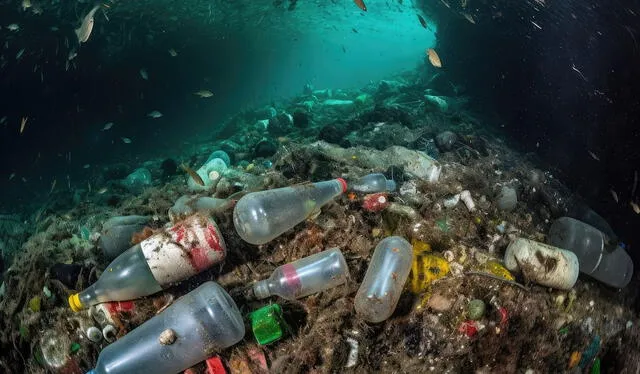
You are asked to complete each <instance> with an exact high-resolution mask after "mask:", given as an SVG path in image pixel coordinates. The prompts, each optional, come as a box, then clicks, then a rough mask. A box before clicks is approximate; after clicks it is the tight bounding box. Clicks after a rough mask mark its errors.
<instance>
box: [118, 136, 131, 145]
mask: <svg viewBox="0 0 640 374" xmlns="http://www.w3.org/2000/svg"><path fill="white" fill-rule="evenodd" d="M120 139H122V142H123V143H124V144H131V139H129V138H125V137H122V138H120Z"/></svg>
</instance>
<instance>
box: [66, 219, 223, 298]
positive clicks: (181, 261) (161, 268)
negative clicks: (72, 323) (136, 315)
mask: <svg viewBox="0 0 640 374" xmlns="http://www.w3.org/2000/svg"><path fill="white" fill-rule="evenodd" d="M225 254H226V246H225V243H224V240H223V239H222V236H221V235H220V232H219V230H218V227H217V226H216V224H215V222H214V221H213V220H212V219H211V218H210V217H207V216H203V215H200V214H194V215H192V216H190V217H188V218H187V219H185V220H184V221H181V222H179V223H177V224H176V225H175V226H173V227H171V228H169V229H167V230H165V231H164V232H161V233H158V234H155V235H153V236H151V237H149V238H147V239H146V240H144V241H142V242H141V243H140V244H138V245H136V246H133V247H131V248H129V249H128V250H126V251H125V252H124V253H123V254H121V255H120V256H118V257H117V258H116V259H115V260H113V261H112V262H111V263H110V264H109V265H108V266H107V268H106V269H105V270H104V272H103V273H102V275H101V276H100V278H99V279H98V280H97V281H96V283H94V284H93V285H91V286H89V287H88V288H87V289H85V290H84V291H82V292H80V293H76V294H73V295H71V296H69V306H70V307H71V309H72V310H74V311H79V310H81V309H84V308H88V307H90V306H91V305H95V304H98V303H103V302H107V301H123V300H132V299H136V298H139V297H143V296H148V295H151V294H154V293H156V292H159V291H161V290H162V289H163V288H165V287H168V286H170V285H171V284H172V283H174V282H178V281H181V280H183V279H186V278H189V277H190V276H192V275H195V274H197V273H199V272H201V271H203V270H205V269H208V268H209V267H211V266H212V265H213V264H215V263H217V262H220V261H222V259H224V257H225Z"/></svg>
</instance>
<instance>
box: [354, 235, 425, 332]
mask: <svg viewBox="0 0 640 374" xmlns="http://www.w3.org/2000/svg"><path fill="white" fill-rule="evenodd" d="M412 259H413V249H412V248H411V244H409V242H408V241H406V240H405V239H404V238H401V237H399V236H390V237H388V238H385V239H383V240H382V241H380V243H378V245H377V246H376V249H375V251H374V252H373V256H371V261H370V263H369V268H368V269H367V273H366V274H365V276H364V280H363V281H362V284H361V285H360V288H359V289H358V293H357V294H356V297H355V301H354V303H355V310H356V313H357V314H358V315H359V316H360V317H361V318H362V319H364V320H365V321H368V322H372V323H377V322H382V321H384V320H386V319H387V318H389V317H390V316H391V314H393V312H394V310H395V309H396V305H397V304H398V300H399V299H400V294H401V293H402V289H403V287H404V284H405V282H406V281H407V277H409V272H410V271H411V262H412Z"/></svg>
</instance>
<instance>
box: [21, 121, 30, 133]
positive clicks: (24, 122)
mask: <svg viewBox="0 0 640 374" xmlns="http://www.w3.org/2000/svg"><path fill="white" fill-rule="evenodd" d="M28 120H29V117H22V119H21V120H20V134H22V132H23V131H24V128H25V126H27V121H28Z"/></svg>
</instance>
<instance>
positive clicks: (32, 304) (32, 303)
mask: <svg viewBox="0 0 640 374" xmlns="http://www.w3.org/2000/svg"><path fill="white" fill-rule="evenodd" d="M40 305H41V300H40V296H34V297H32V298H31V300H29V309H31V311H32V312H39V311H40Z"/></svg>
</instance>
